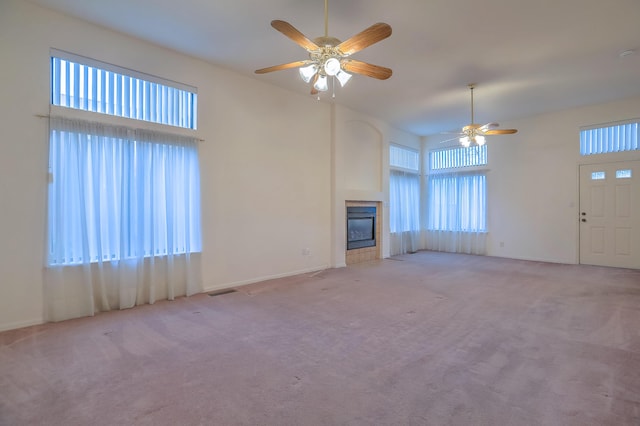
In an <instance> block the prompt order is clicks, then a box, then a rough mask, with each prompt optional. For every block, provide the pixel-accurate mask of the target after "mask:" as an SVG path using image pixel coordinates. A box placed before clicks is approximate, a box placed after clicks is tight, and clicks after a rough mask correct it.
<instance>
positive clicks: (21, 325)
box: [0, 318, 45, 332]
mask: <svg viewBox="0 0 640 426" xmlns="http://www.w3.org/2000/svg"><path fill="white" fill-rule="evenodd" d="M44 322H45V321H44V319H43V318H39V319H32V320H27V321H16V322H10V323H7V324H0V332H2V331H9V330H16V329H18V328H25V327H31V326H33V325H42V324H44Z"/></svg>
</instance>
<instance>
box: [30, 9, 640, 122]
mask: <svg viewBox="0 0 640 426" xmlns="http://www.w3.org/2000/svg"><path fill="white" fill-rule="evenodd" d="M32 2H33V3H36V4H39V5H42V6H45V7H47V8H50V9H54V10H57V11H60V12H63V13H66V14H68V15H72V16H76V17H79V18H81V19H84V20H87V21H90V22H93V23H96V24H98V25H101V26H104V27H108V28H111V29H113V30H116V31H119V32H122V33H126V34H130V35H132V36H134V37H138V38H141V39H144V40H148V41H150V42H153V43H156V44H159V45H162V46H166V47H168V48H171V49H174V50H177V51H180V52H183V53H186V54H188V55H192V56H196V57H198V58H201V59H204V60H206V61H208V62H211V63H213V64H215V65H218V66H221V67H224V68H227V69H231V70H235V71H237V72H239V73H241V74H244V75H246V76H250V77H251V78H255V79H258V80H260V81H264V82H266V83H271V84H274V85H277V86H281V87H283V88H286V89H288V90H291V91H294V92H298V93H301V94H306V93H309V87H308V86H307V85H306V84H305V83H303V82H302V80H300V78H299V77H298V73H297V70H296V69H289V70H284V71H277V72H274V73H270V74H263V75H257V74H254V73H253V71H254V70H256V69H258V68H263V67H267V66H271V65H277V64H281V63H286V62H292V61H297V60H303V59H307V53H306V51H305V50H304V49H302V48H301V47H300V46H298V45H296V44H295V43H293V42H292V41H291V40H289V39H288V38H286V37H285V36H283V35H282V34H281V33H279V32H278V31H276V30H274V29H273V28H271V26H270V22H271V20H273V19H280V20H284V21H287V22H289V23H290V24H292V25H293V26H294V27H296V28H297V29H298V30H299V31H301V32H302V33H303V34H305V35H306V36H307V37H308V38H310V39H313V38H315V37H317V36H320V35H324V1H323V0H263V1H255V0H217V1H215V0H180V1H175V0H109V1H103V0H32ZM328 16H329V35H330V36H333V37H336V38H338V39H340V40H346V39H347V38H349V37H351V36H352V35H354V34H356V33H358V32H360V31H362V30H363V29H365V28H367V27H368V26H370V25H372V24H374V23H376V22H386V23H388V24H389V25H391V27H392V28H393V34H392V35H391V37H389V38H388V39H385V40H383V41H381V42H379V43H377V44H374V45H373V46H370V47H368V48H366V49H365V50H363V51H361V52H358V53H356V54H354V55H353V56H352V57H353V58H354V59H358V60H362V61H365V62H370V63H373V64H376V65H382V66H385V67H389V68H392V69H393V76H392V77H391V78H390V79H388V80H384V81H381V80H376V79H372V78H369V77H364V76H359V75H356V76H354V78H352V79H351V81H350V82H349V83H348V84H347V85H346V86H345V87H344V88H343V89H341V90H337V92H336V99H335V102H337V103H340V104H342V105H345V106H347V107H349V108H352V109H355V110H357V111H361V112H363V113H366V114H368V115H371V116H374V117H378V118H381V119H383V120H384V121H386V122H388V123H390V124H392V125H393V126H395V127H397V128H399V129H402V130H405V131H408V132H411V133H414V134H417V135H432V134H437V133H439V132H443V131H451V130H455V129H458V128H460V127H461V126H463V125H464V124H468V122H469V120H470V105H469V90H468V88H467V84H469V83H476V84H477V86H476V90H475V96H474V98H475V117H476V120H475V121H476V122H478V123H485V122H489V121H498V122H501V123H504V122H505V121H509V120H514V119H518V118H521V117H527V116H531V115H536V114H540V113H545V112H550V111H556V110H561V109H566V108H572V107H578V106H582V105H589V104H595V103H600V102H607V101H612V100H616V99H622V98H628V97H632V96H638V95H640V25H639V24H638V23H639V22H640V0H609V1H602V0H560V1H558V0H528V1H513V0H484V1H482V2H479V1H475V0H394V1H380V0H329V15H328ZM627 50H635V52H634V53H632V54H630V55H627V56H624V55H621V53H622V52H624V51H627ZM98 59H99V58H98ZM187 83H188V82H187ZM309 96H311V95H309ZM631 114H632V115H634V116H638V115H640V111H633V112H631ZM630 118H631V117H630Z"/></svg>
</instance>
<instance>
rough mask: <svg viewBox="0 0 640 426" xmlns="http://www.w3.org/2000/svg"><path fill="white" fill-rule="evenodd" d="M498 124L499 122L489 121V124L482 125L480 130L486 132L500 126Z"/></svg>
mask: <svg viewBox="0 0 640 426" xmlns="http://www.w3.org/2000/svg"><path fill="white" fill-rule="evenodd" d="M498 126H499V124H498V123H487V124H484V125H482V126H480V128H479V129H478V130H480V131H482V132H486V131H487V130H491V129H494V128H496V127H498Z"/></svg>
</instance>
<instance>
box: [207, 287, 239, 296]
mask: <svg viewBox="0 0 640 426" xmlns="http://www.w3.org/2000/svg"><path fill="white" fill-rule="evenodd" d="M235 292H236V289H234V288H228V289H225V290H219V291H214V292H213V293H209V296H222V295H223V294H229V293H235Z"/></svg>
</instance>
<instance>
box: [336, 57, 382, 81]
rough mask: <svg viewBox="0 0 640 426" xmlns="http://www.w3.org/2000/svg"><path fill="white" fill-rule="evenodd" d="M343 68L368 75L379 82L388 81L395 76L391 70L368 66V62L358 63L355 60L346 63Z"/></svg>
mask: <svg viewBox="0 0 640 426" xmlns="http://www.w3.org/2000/svg"><path fill="white" fill-rule="evenodd" d="M342 68H343V69H344V70H345V71H348V72H353V73H356V74H362V75H366V76H368V77H373V78H377V79H378V80H386V79H388V78H389V77H391V74H393V71H391V69H389V68H385V67H381V66H379V65H373V64H368V63H366V62H362V61H356V60H353V59H352V60H348V61H344V62H343V64H342Z"/></svg>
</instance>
